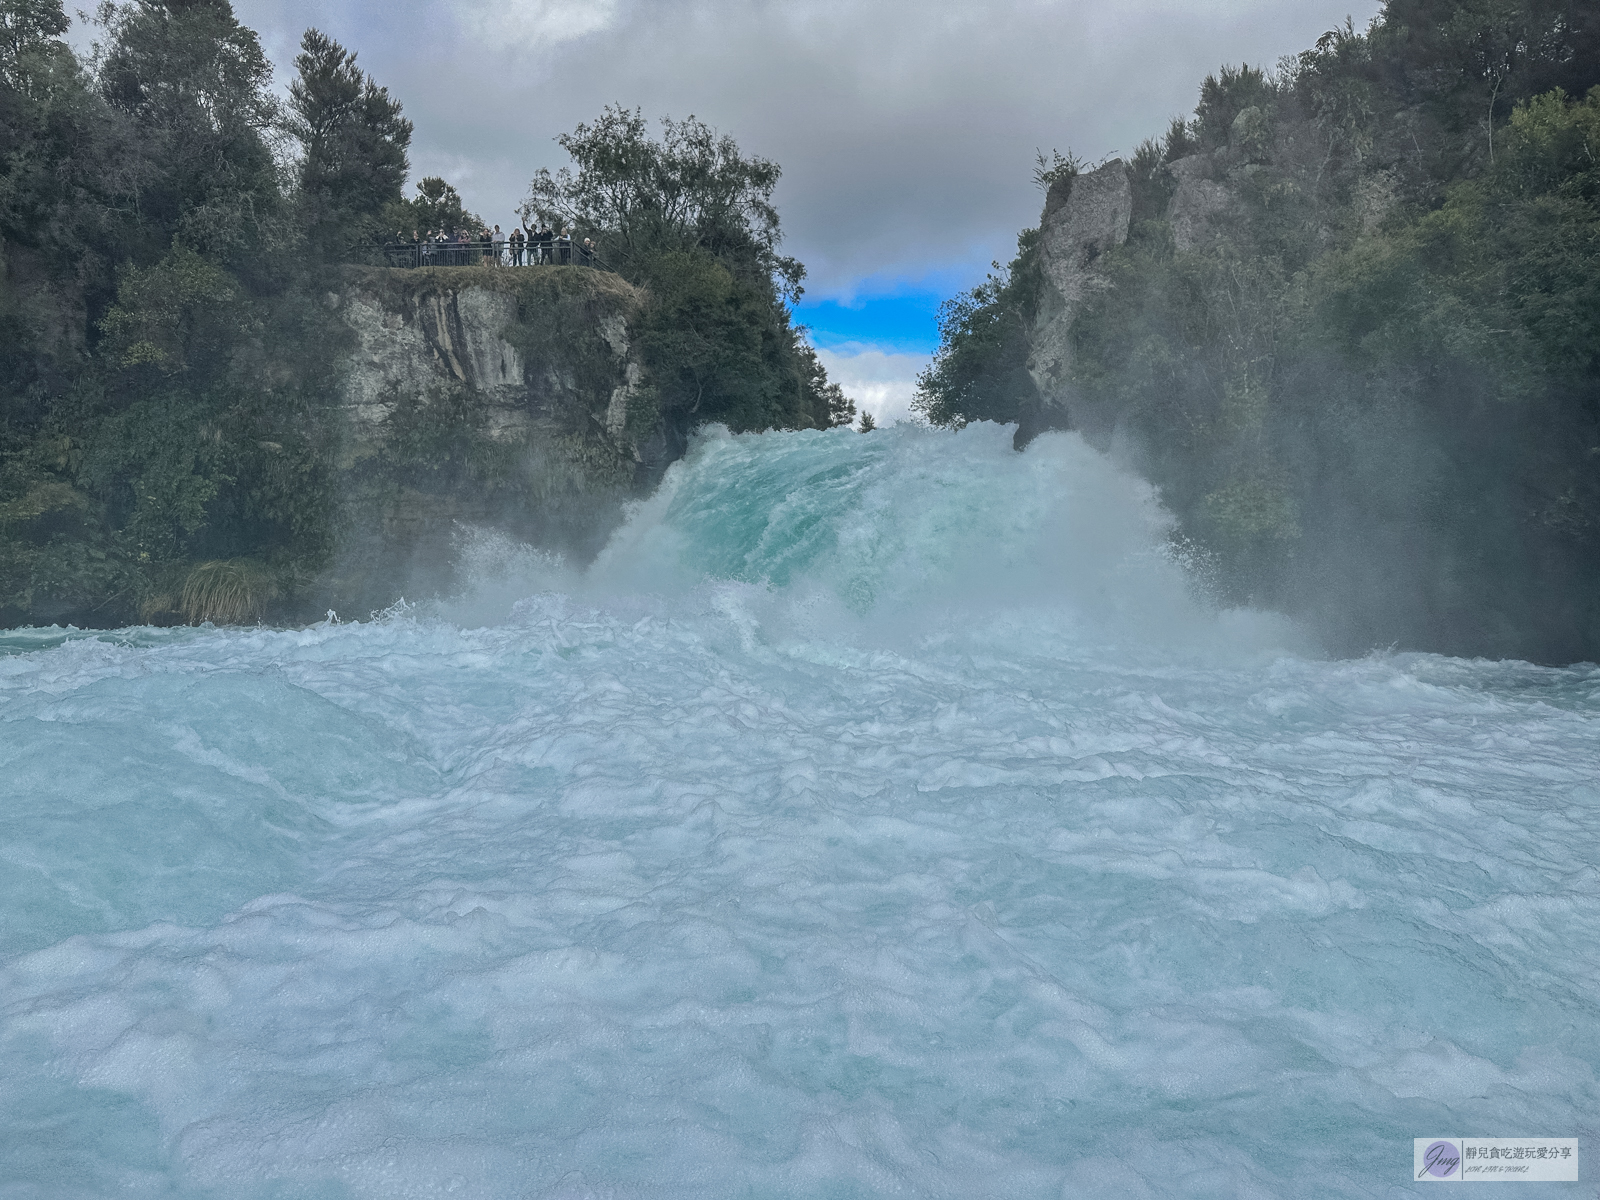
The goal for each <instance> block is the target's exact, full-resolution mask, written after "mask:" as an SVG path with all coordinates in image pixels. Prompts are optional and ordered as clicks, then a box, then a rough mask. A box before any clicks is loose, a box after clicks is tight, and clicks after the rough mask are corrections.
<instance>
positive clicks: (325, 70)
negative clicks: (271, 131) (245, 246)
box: [288, 29, 442, 254]
mask: <svg viewBox="0 0 1600 1200" xmlns="http://www.w3.org/2000/svg"><path fill="white" fill-rule="evenodd" d="M295 69H296V70H297V71H298V72H299V76H298V78H296V79H295V80H294V82H293V83H291V84H290V85H289V108H290V112H291V114H292V115H291V118H290V120H289V122H288V128H289V132H290V133H291V134H293V135H294V137H295V138H297V139H298V140H299V142H300V145H301V147H302V151H303V155H304V156H303V158H302V159H301V161H300V171H299V176H300V177H299V206H300V219H301V223H302V225H303V226H304V227H305V229H306V231H307V236H308V237H309V239H310V241H311V244H312V245H313V246H314V247H316V248H317V249H319V250H322V251H324V252H332V253H335V254H345V253H348V252H349V251H350V250H351V249H352V248H354V247H357V246H362V245H367V244H370V243H372V242H374V241H382V240H383V239H384V238H386V237H388V236H391V235H392V233H393V231H392V230H388V231H386V230H384V229H383V228H382V226H381V225H380V219H381V218H382V217H383V215H384V210H385V208H386V206H389V205H394V204H397V203H398V202H399V201H400V200H401V193H400V189H401V185H402V184H404V183H405V178H406V172H407V170H408V169H409V163H408V162H407V159H406V149H407V147H408V146H410V144H411V122H410V121H407V120H406V119H405V118H404V117H402V116H401V115H400V104H399V102H398V101H397V100H395V99H393V98H392V97H391V96H390V95H389V92H388V89H387V88H382V87H379V86H378V85H377V83H376V82H374V81H373V79H372V77H371V76H369V75H367V74H366V73H365V72H363V71H362V70H361V69H360V68H359V67H357V66H356V56H355V55H354V54H353V53H351V52H350V51H347V50H346V49H345V48H344V47H343V46H341V45H339V43H338V42H336V41H334V40H333V39H332V38H329V37H327V36H325V35H324V34H322V33H321V32H319V31H318V30H315V29H308V30H306V32H305V37H304V38H303V39H302V40H301V43H300V55H299V57H297V58H296V59H295ZM441 182H442V181H441Z"/></svg>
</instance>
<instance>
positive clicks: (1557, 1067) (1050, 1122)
mask: <svg viewBox="0 0 1600 1200" xmlns="http://www.w3.org/2000/svg"><path fill="white" fill-rule="evenodd" d="M467 549H468V551H469V554H470V556H471V557H472V560H473V562H474V564H475V565H474V571H475V578H476V580H477V584H476V587H475V588H474V590H473V592H472V593H471V594H470V595H468V596H465V597H462V598H460V599H459V600H457V601H455V602H453V603H451V604H448V605H444V606H441V607H440V608H438V609H437V610H435V611H433V612H431V613H430V612H428V611H425V610H423V609H419V608H410V607H407V608H400V607H396V608H395V609H393V610H391V611H390V612H389V613H388V614H386V615H384V616H382V617H380V618H378V619H374V620H364V621H360V622H344V623H333V622H331V621H330V622H326V623H321V624H319V625H317V626H314V627H312V628H307V629H299V630H272V629H264V628H262V629H231V630H214V629H185V630H126V631H120V632H118V633H117V634H115V635H98V636H88V635H71V634H67V633H64V632H63V631H59V630H56V631H43V630H24V631H13V632H12V633H10V634H7V635H4V637H3V638H0V1080H3V1081H4V1085H3V1086H0V1194H3V1195H5V1196H6V1197H8V1198H10V1197H29V1198H34V1197H38V1198H41V1200H42V1198H46V1197H48V1198H49V1200H58V1198H63V1197H101V1196H108V1195H128V1196H151V1197H154V1196H164V1197H167V1196H180V1197H223V1196H226V1197H229V1198H230V1200H231V1198H234V1197H245V1198H247V1200H256V1198H260V1200H266V1198H268V1197H273V1198H281V1197H289V1196H294V1197H330V1198H331V1197H358V1198H363V1200H364V1198H368V1197H371V1198H373V1200H377V1198H379V1197H382V1198H384V1200H388V1198H391V1197H397V1196H431V1195H441V1194H458V1195H470V1196H496V1197H499V1196H531V1197H541V1198H544V1197H616V1198H628V1197H640V1198H643V1197H651V1198H658V1197H691V1196H692V1197H749V1196H780V1195H781V1196H788V1197H801V1198H810V1197H817V1198H821V1197H850V1196H861V1197H865V1196H879V1195H891V1194H901V1195H928V1196H949V1197H968V1196H990V1195H1003V1196H1007V1197H1027V1198H1031V1197H1050V1198H1051V1200H1057V1198H1059V1197H1062V1196H1071V1197H1074V1198H1076V1197H1091V1198H1094V1197H1108V1198H1109V1197H1116V1198H1118V1200H1121V1198H1125V1197H1151V1196H1161V1197H1164V1196H1173V1197H1177V1196H1193V1195H1208V1194H1209V1195H1226V1196H1230V1197H1233V1196H1260V1197H1275V1198H1276V1197H1299V1196H1305V1197H1318V1198H1321V1197H1328V1196H1333V1197H1358V1196H1363V1197H1364V1196H1371V1195H1377V1194H1387V1191H1388V1190H1392V1189H1393V1188H1394V1187H1397V1186H1401V1185H1400V1184H1398V1183H1397V1182H1396V1181H1399V1180H1403V1179H1405V1178H1406V1177H1407V1175H1408V1174H1409V1168H1410V1163H1411V1139H1412V1138H1413V1137H1414V1136H1431V1135H1434V1134H1450V1133H1452V1132H1471V1131H1478V1132H1482V1133H1485V1134H1495V1133H1514V1134H1519V1133H1540V1134H1545V1135H1548V1136H1578V1137H1587V1136H1590V1135H1592V1134H1596V1133H1600V1129H1596V1127H1595V1114H1596V1113H1600V1086H1597V1083H1596V1078H1597V1074H1596V1073H1597V1070H1600V1006H1597V1002H1596V999H1595V997H1596V996H1600V950H1597V949H1596V947H1600V878H1597V876H1596V871H1595V867H1594V862H1595V853H1596V849H1597V847H1600V791H1597V790H1596V788H1595V785H1594V780H1595V779H1596V778H1600V753H1597V751H1596V747H1597V746H1600V737H1597V734H1600V673H1597V672H1596V671H1594V670H1592V669H1583V668H1572V669H1567V670H1560V671H1557V670H1546V669H1540V668H1535V667H1530V666H1528V665H1526V664H1517V663H1487V662H1463V661H1458V660H1451V659H1443V658H1437V657H1430V656H1418V655H1411V656H1375V657H1370V658H1366V659H1361V660H1357V661H1347V662H1337V661H1328V660H1326V659H1321V658H1317V657H1314V656H1308V655H1306V654H1304V653H1294V652H1293V651H1294V650H1295V636H1294V631H1293V630H1292V629H1289V628H1287V627H1286V626H1284V625H1283V624H1282V623H1281V622H1277V621H1274V620H1271V619H1269V618H1266V617H1262V616H1260V615H1258V614H1251V613H1226V612H1218V611H1216V610H1215V609H1214V607H1213V606H1211V605H1208V604H1207V603H1206V602H1205V599H1204V597H1203V596H1199V597H1197V596H1196V595H1195V594H1194V588H1193V586H1192V579H1191V577H1189V576H1188V575H1186V573H1185V572H1184V571H1183V570H1182V569H1181V564H1180V563H1178V562H1176V561H1174V558H1173V556H1172V555H1171V553H1170V551H1169V550H1168V546H1167V525H1166V523H1165V521H1164V519H1163V517H1162V514H1161V511H1160V509H1159V507H1158V506H1157V505H1156V504H1155V503H1154V502H1153V499H1152V497H1151V495H1150V493H1149V492H1148V490H1147V489H1145V488H1144V487H1143V486H1142V485H1140V484H1139V483H1138V482H1136V481H1135V480H1132V479H1130V478H1129V477H1127V476H1125V475H1123V474H1121V473H1119V472H1117V471H1116V470H1115V469H1113V468H1112V467H1111V466H1110V465H1109V464H1108V463H1107V462H1106V461H1105V460H1103V459H1102V458H1100V457H1098V456H1096V455H1094V454H1093V453H1091V452H1089V451H1087V450H1086V449H1085V448H1084V447H1083V446H1082V445H1081V444H1080V443H1078V442H1077V441H1076V440H1075V439H1074V438H1072V437H1070V436H1066V435H1048V436H1046V437H1044V438H1041V439H1039V441H1037V442H1036V443H1035V444H1034V445H1033V447H1031V448H1030V449H1029V451H1028V452H1027V454H1025V455H1023V456H1021V457H1020V458H1019V457H1018V456H1016V455H1015V454H1014V453H1013V452H1012V451H1011V450H1010V448H1009V438H1008V437H1007V436H1006V434H1005V431H1002V430H995V429H992V428H987V427H981V426H979V427H971V428H968V429H966V430H963V431H962V432H961V433H960V434H957V435H949V434H942V433H934V432H931V431H928V430H921V429H913V428H898V429H894V430H889V431H878V432H875V433H872V434H870V435H865V436H864V435H860V434H856V433H851V432H849V431H836V432H831V433H805V434H785V435H767V436H762V437H731V436H728V435H726V434H723V433H720V432H712V433H709V434H707V435H705V436H703V437H702V438H700V439H699V441H698V442H697V443H696V444H695V446H694V447H693V450H692V452H691V454H690V455H689V457H688V459H687V460H686V461H684V462H683V463H681V464H679V465H678V466H677V467H675V468H674V469H673V471H672V472H670V473H669V476H668V479H667V481H666V483H665V485H664V486H663V487H662V489H661V490H660V492H659V493H658V494H657V495H655V496H653V497H652V498H651V499H650V500H648V501H646V502H645V503H643V504H642V505H640V506H639V508H638V509H637V511H635V512H634V513H633V514H632V515H631V518H630V520H629V521H628V523H627V525H626V526H625V527H624V528H623V529H622V530H621V531H620V532H619V533H618V535H617V536H616V538H615V539H614V541H613V542H612V544H611V545H610V546H609V547H608V548H607V549H606V551H605V552H604V553H603V554H602V555H601V557H600V559H599V560H598V561H597V562H596V563H594V564H593V565H592V566H591V567H590V568H589V569H587V570H585V571H576V570H572V569H570V568H568V567H567V566H565V565H563V564H562V563H560V562H559V561H556V560H554V559H551V558H548V557H543V556H540V555H537V554H533V553H531V552H529V551H527V550H525V549H522V548H519V547H516V546H515V545H513V544H511V543H508V542H506V541H504V540H503V539H497V538H494V537H493V536H491V535H487V534H477V535H472V536H471V538H470V541H469V545H468V547H467ZM1538 1186H1539V1185H1529V1187H1530V1189H1531V1190H1530V1191H1529V1195H1537V1194H1538V1192H1537V1188H1538ZM1554 1186H1559V1185H1554ZM1568 1186H1570V1185H1568Z"/></svg>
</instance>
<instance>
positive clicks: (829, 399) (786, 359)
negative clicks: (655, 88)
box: [522, 108, 855, 430]
mask: <svg viewBox="0 0 1600 1200" xmlns="http://www.w3.org/2000/svg"><path fill="white" fill-rule="evenodd" d="M661 125H662V137H661V140H660V141H655V140H653V139H652V138H651V137H650V134H649V130H648V127H647V126H646V123H645V119H644V117H643V115H642V114H641V113H640V112H639V111H638V110H637V109H635V110H633V111H629V110H628V109H624V108H607V109H606V110H605V112H604V113H603V114H602V115H601V116H600V118H599V119H598V120H596V121H595V122H594V123H592V124H588V123H585V124H582V125H579V126H578V127H577V129H575V130H574V131H573V132H572V133H570V134H566V135H563V136H562V137H561V138H560V139H558V140H559V141H560V143H561V145H562V147H563V148H565V149H566V151H567V153H568V154H570V155H571V156H572V159H573V163H574V167H564V168H562V169H561V170H560V171H557V172H555V173H552V172H550V171H548V170H541V171H540V172H539V173H538V174H537V175H535V176H534V179H533V182H532V183H531V184H530V185H529V189H528V198H527V200H526V201H525V202H524V203H523V208H522V216H523V220H524V221H526V222H528V223H529V224H530V225H532V224H533V223H535V222H538V221H551V222H553V223H555V224H558V225H562V226H565V227H566V228H567V229H569V230H572V231H574V232H577V233H579V234H582V235H586V236H592V237H596V238H597V240H598V241H599V243H600V247H601V257H602V259H603V260H604V261H605V262H606V263H607V264H608V265H609V266H611V267H612V268H613V269H615V270H616V271H617V272H619V273H620V274H621V275H623V276H624V277H625V278H627V279H629V280H630V281H631V282H633V283H635V284H638V285H640V286H642V287H644V288H645V289H646V291H647V292H648V294H649V295H650V298H651V304H650V307H649V310H648V312H647V313H646V316H645V320H644V328H643V337H642V343H643V346H644V350H645V356H646V361H647V362H648V364H649V366H650V371H651V378H652V382H653V385H654V395H655V399H656V404H657V408H658V411H659V412H660V413H661V415H663V416H664V417H666V419H668V420H669V421H672V422H674V423H677V424H679V425H681V426H684V427H688V426H693V425H697V424H701V423H704V422H710V421H721V422H723V423H725V424H727V425H728V426H729V427H730V428H732V429H734V430H758V429H771V428H790V429H796V428H798V429H805V428H827V427H829V426H831V425H839V424H848V423H849V422H850V421H853V420H854V419H855V406H854V404H853V403H851V401H850V400H849V399H848V398H847V397H846V396H845V395H844V393H843V392H842V391H841V390H840V389H839V387H838V386H837V385H836V384H830V383H829V382H828V377H827V372H826V371H825V370H824V369H823V366H822V363H821V361H820V360H819V359H818V358H817V356H816V352H815V351H814V350H812V348H811V347H810V346H809V345H807V344H806V342H805V341H804V338H803V337H802V331H801V330H799V329H796V328H795V326H794V324H793V322H792V320H791V319H790V314H789V309H788V305H787V303H786V302H787V301H791V300H793V299H795V298H796V297H798V296H799V294H800V280H801V279H802V278H803V277H804V275H805V268H804V267H802V266H801V265H800V264H799V263H798V262H796V261H795V260H794V259H792V258H786V257H783V256H782V255H780V254H779V253H778V246H779V243H780V242H781V240H782V233H781V232H780V229H779V222H778V211H777V209H776V208H774V207H773V204H772V191H773V188H774V187H775V186H776V184H777V182H778V177H779V175H780V174H781V171H780V169H779V167H778V165H777V164H776V163H773V162H769V161H768V160H766V159H763V158H754V157H751V158H747V157H746V156H745V155H744V154H743V153H741V151H740V150H739V147H738V146H737V145H736V144H735V143H734V141H733V139H732V138H730V137H728V136H726V135H725V134H719V133H718V132H717V131H716V130H714V129H712V128H711V127H710V126H708V125H706V124H704V123H703V122H701V121H697V120H696V119H695V118H693V117H690V118H688V119H687V120H684V121H674V120H672V119H670V118H668V119H666V120H664V121H662V123H661Z"/></svg>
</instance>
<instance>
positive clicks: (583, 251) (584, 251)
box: [578, 238, 594, 267]
mask: <svg viewBox="0 0 1600 1200" xmlns="http://www.w3.org/2000/svg"><path fill="white" fill-rule="evenodd" d="M578 261H579V262H580V263H582V264H583V265H584V266H586V267H592V266H594V240H593V239H592V238H584V239H583V245H582V247H580V248H579V250H578Z"/></svg>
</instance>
